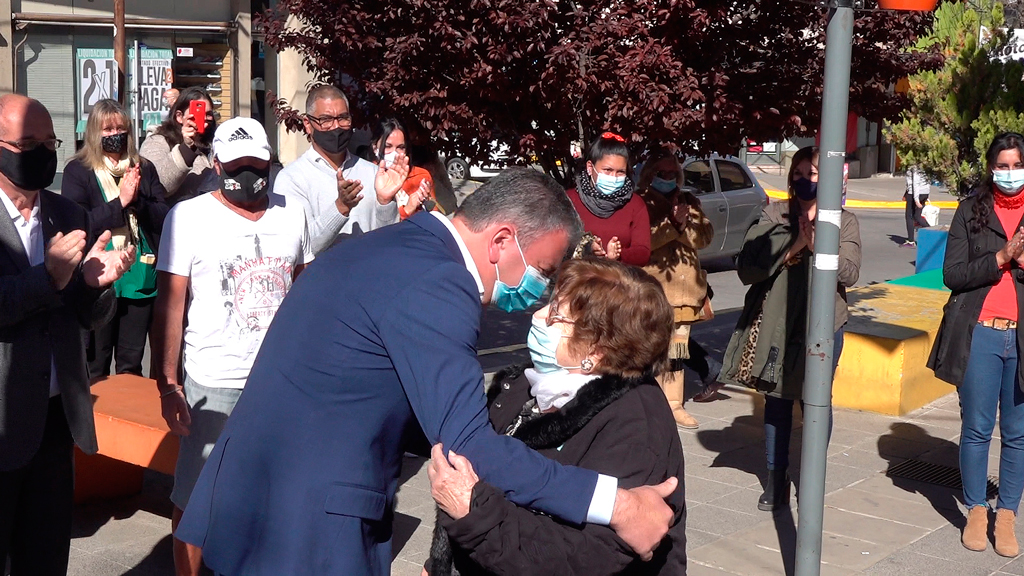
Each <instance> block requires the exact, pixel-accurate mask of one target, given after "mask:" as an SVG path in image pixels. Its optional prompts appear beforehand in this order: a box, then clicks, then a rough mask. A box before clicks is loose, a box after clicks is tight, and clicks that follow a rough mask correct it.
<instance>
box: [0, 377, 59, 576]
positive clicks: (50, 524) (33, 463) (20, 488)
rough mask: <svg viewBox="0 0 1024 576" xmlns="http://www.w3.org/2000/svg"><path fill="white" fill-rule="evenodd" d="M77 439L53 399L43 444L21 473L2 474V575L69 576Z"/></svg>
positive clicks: (3, 472)
mask: <svg viewBox="0 0 1024 576" xmlns="http://www.w3.org/2000/svg"><path fill="white" fill-rule="evenodd" d="M73 447H74V440H73V439H72V437H71V431H70V430H69V429H68V421H67V418H66V417H65V416H64V406H63V405H61V400H60V396H57V397H56V398H51V399H50V408H49V411H48V412H47V415H46V429H45V431H44V432H43V441H42V443H41V444H40V446H39V451H38V452H36V455H35V456H34V457H33V458H32V460H30V461H29V463H28V464H26V465H25V466H24V467H22V468H18V469H16V470H8V471H0V573H2V572H3V570H2V568H3V565H4V561H5V559H7V558H8V556H9V557H10V561H11V576H22V575H23V574H30V575H33V576H37V575H38V576H50V575H53V576H58V575H59V576H65V575H66V574H67V571H68V554H69V552H70V550H71V505H72V502H73V499H74V491H75V472H74V460H73V458H74V455H73V453H72V448H73Z"/></svg>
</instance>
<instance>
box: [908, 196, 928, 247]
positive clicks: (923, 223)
mask: <svg viewBox="0 0 1024 576" xmlns="http://www.w3.org/2000/svg"><path fill="white" fill-rule="evenodd" d="M905 198H906V199H907V242H913V241H914V225H915V224H916V225H917V226H920V227H922V228H927V227H928V221H927V220H925V219H924V217H922V216H921V208H918V207H917V204H916V203H915V202H914V196H913V194H907V195H906V196H905ZM918 201H919V202H921V206H924V205H925V203H926V202H928V195H927V194H921V196H920V198H919V199H918Z"/></svg>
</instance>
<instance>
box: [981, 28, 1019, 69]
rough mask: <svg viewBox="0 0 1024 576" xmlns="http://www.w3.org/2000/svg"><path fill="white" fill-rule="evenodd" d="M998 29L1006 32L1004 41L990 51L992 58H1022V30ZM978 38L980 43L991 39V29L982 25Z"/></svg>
mask: <svg viewBox="0 0 1024 576" xmlns="http://www.w3.org/2000/svg"><path fill="white" fill-rule="evenodd" d="M1000 31H1001V32H1002V33H1003V34H1006V43H1005V44H1002V45H1001V46H999V47H998V48H996V49H994V50H993V51H992V52H991V58H992V60H999V61H1000V62H1007V61H1009V60H1024V30H1022V29H1020V28H1014V29H1012V30H1010V29H1007V28H1000ZM978 39H979V40H980V41H981V43H982V44H985V43H987V42H988V41H989V40H991V39H992V31H991V30H989V29H988V28H986V27H984V26H982V27H981V29H980V32H979V34H978Z"/></svg>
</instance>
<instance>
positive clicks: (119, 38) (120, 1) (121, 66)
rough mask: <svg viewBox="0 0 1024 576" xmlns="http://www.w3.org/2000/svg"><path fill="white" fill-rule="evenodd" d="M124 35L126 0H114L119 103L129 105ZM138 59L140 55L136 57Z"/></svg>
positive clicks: (115, 53) (115, 56)
mask: <svg viewBox="0 0 1024 576" xmlns="http://www.w3.org/2000/svg"><path fill="white" fill-rule="evenodd" d="M125 44H126V37H125V34H124V0H114V62H116V63H117V101H118V102H120V103H121V105H122V106H127V105H128V87H127V86H125V83H124V80H125V70H127V69H128V65H127V61H128V54H127V52H128V47H127V46H126V45H125ZM135 57H136V58H138V54H136V55H135Z"/></svg>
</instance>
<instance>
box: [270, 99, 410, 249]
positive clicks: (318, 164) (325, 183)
mask: <svg viewBox="0 0 1024 576" xmlns="http://www.w3.org/2000/svg"><path fill="white" fill-rule="evenodd" d="M302 124H303V128H304V129H305V131H306V136H307V137H309V140H310V148H309V150H306V152H305V153H304V154H303V155H302V156H299V157H298V158H297V159H296V160H295V161H294V162H292V163H291V164H289V165H288V166H285V168H284V170H281V173H280V174H278V176H277V180H276V181H275V182H274V190H275V191H276V192H277V193H278V194H281V195H283V196H287V197H289V198H295V199H296V200H298V201H299V202H301V203H302V205H303V208H304V209H305V211H306V222H307V223H308V225H309V237H310V242H312V245H313V253H315V254H319V253H320V252H323V251H324V250H326V249H328V248H330V247H331V246H333V245H334V243H335V242H337V241H338V239H339V238H340V237H345V236H357V235H359V234H365V233H366V232H369V231H371V230H376V229H377V228H380V227H382V226H387V225H389V224H395V223H397V222H398V219H399V217H398V204H397V203H396V202H395V196H396V195H397V194H398V192H399V191H401V189H402V185H403V184H405V180H406V178H407V177H408V175H409V158H408V157H407V156H406V155H405V153H404V152H401V151H399V152H398V153H397V154H396V155H395V159H394V162H392V163H390V164H389V165H388V166H387V167H384V166H383V165H381V166H374V165H373V163H372V162H368V161H366V160H363V159H362V158H360V157H359V156H356V155H355V154H353V153H352V152H349V149H348V147H349V142H351V140H352V113H351V112H350V110H349V105H348V97H346V96H345V94H344V93H343V92H342V91H341V90H339V89H338V88H337V87H335V86H331V85H329V84H325V85H323V86H317V87H316V88H314V89H312V90H310V91H309V95H308V96H307V97H306V113H305V115H303V117H302Z"/></svg>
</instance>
